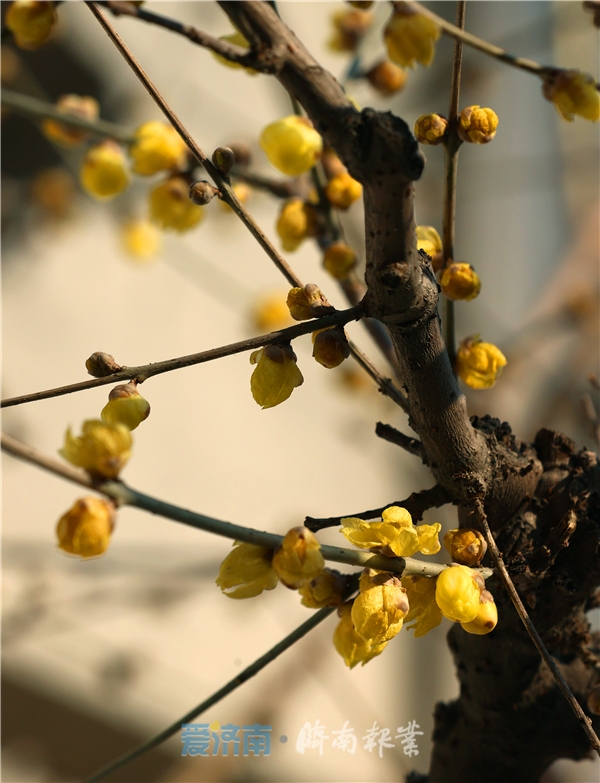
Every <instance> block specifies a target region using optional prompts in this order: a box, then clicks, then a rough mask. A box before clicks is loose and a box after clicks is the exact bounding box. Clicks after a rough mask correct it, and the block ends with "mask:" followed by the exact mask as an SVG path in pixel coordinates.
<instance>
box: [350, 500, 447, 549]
mask: <svg viewBox="0 0 600 783" xmlns="http://www.w3.org/2000/svg"><path fill="white" fill-rule="evenodd" d="M381 516H382V521H381V522H366V521H365V520H364V519H357V518H355V517H347V518H346V519H342V528H341V531H340V532H341V533H343V534H344V535H345V536H346V538H347V539H348V541H350V542H351V543H352V544H354V545H355V546H360V547H363V548H366V549H381V550H382V551H383V553H384V554H388V555H390V556H392V555H396V556H397V557H412V555H414V554H415V552H422V553H423V554H424V555H435V554H436V552H439V551H440V549H441V546H440V542H439V539H438V534H439V532H440V530H441V529H442V526H441V525H440V523H439V522H435V523H434V524H433V525H417V526H416V527H415V525H413V522H412V517H411V515H410V514H409V513H408V511H407V510H406V509H405V508H401V507H400V506H390V507H389V508H386V509H385V511H384V512H383V513H382V515H381Z"/></svg>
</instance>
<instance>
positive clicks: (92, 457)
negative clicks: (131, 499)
mask: <svg viewBox="0 0 600 783" xmlns="http://www.w3.org/2000/svg"><path fill="white" fill-rule="evenodd" d="M131 446H132V439H131V434H130V432H129V430H128V429H127V427H125V426H124V425H123V424H105V423H104V422H103V421H100V420H99V419H88V420H87V421H84V422H83V427H82V430H81V435H80V436H79V437H75V436H74V435H73V434H72V433H71V428H70V427H69V428H68V430H67V432H66V434H65V445H64V446H63V448H62V449H61V450H60V452H59V453H60V454H61V456H63V457H64V458H65V459H66V460H67V462H70V463H71V464H72V465H76V466H77V467H78V468H83V469H84V470H86V471H87V472H88V473H89V474H90V475H92V476H94V477H97V478H107V479H115V478H117V476H118V475H119V473H120V472H121V470H122V468H123V467H124V466H125V465H126V464H127V460H128V459H129V457H130V456H131Z"/></svg>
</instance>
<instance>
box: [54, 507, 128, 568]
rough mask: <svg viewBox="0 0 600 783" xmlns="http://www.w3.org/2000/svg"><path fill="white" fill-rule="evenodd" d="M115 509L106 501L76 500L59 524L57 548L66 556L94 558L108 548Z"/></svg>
mask: <svg viewBox="0 0 600 783" xmlns="http://www.w3.org/2000/svg"><path fill="white" fill-rule="evenodd" d="M114 512H115V507H114V506H113V504H112V503H110V502H109V501H107V500H101V499H100V498H94V497H87V498H82V499H81V500H78V501H77V502H76V503H75V505H74V506H73V507H72V508H71V509H69V511H67V513H66V514H64V515H63V516H62V517H61V518H60V519H59V521H58V525H57V526H56V535H57V536H58V548H59V549H62V551H63V552H66V553H67V554H69V555H77V556H78V557H97V556H98V555H101V554H103V553H104V552H106V550H107V549H108V545H109V543H110V536H111V533H112V531H113V527H114V516H115V514H114Z"/></svg>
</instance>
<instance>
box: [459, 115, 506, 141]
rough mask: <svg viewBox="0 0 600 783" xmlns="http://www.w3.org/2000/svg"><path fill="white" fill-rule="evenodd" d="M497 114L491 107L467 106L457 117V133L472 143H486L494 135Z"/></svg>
mask: <svg viewBox="0 0 600 783" xmlns="http://www.w3.org/2000/svg"><path fill="white" fill-rule="evenodd" d="M497 129H498V115H497V114H496V112H495V111H494V110H493V109H485V108H481V106H467V108H466V109H463V110H462V111H461V113H460V117H459V118H458V128H457V131H458V135H459V137H460V138H461V139H462V140H463V141H468V142H471V143H472V144H487V143H488V142H490V141H491V140H492V139H493V138H494V136H495V135H496V130H497Z"/></svg>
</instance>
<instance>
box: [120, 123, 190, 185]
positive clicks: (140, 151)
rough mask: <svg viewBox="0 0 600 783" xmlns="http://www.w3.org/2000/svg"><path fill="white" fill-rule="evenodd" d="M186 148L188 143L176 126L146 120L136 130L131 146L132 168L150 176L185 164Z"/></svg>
mask: <svg viewBox="0 0 600 783" xmlns="http://www.w3.org/2000/svg"><path fill="white" fill-rule="evenodd" d="M186 150H187V145H186V143H185V142H184V140H183V139H182V138H181V136H180V135H179V134H178V133H177V131H176V130H175V128H172V127H171V126H170V125H167V123H166V122H157V121H155V120H152V121H151V122H145V123H144V124H143V125H140V127H139V128H138V129H137V130H136V131H135V134H134V141H133V142H132V144H131V146H130V147H129V155H130V157H131V159H132V161H133V165H132V167H131V168H132V169H133V171H135V173H136V174H141V175H142V176H145V177H148V176H150V175H151V174H156V173H157V172H158V171H164V170H165V169H172V168H175V167H176V166H181V165H183V164H184V162H185V154H186Z"/></svg>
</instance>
